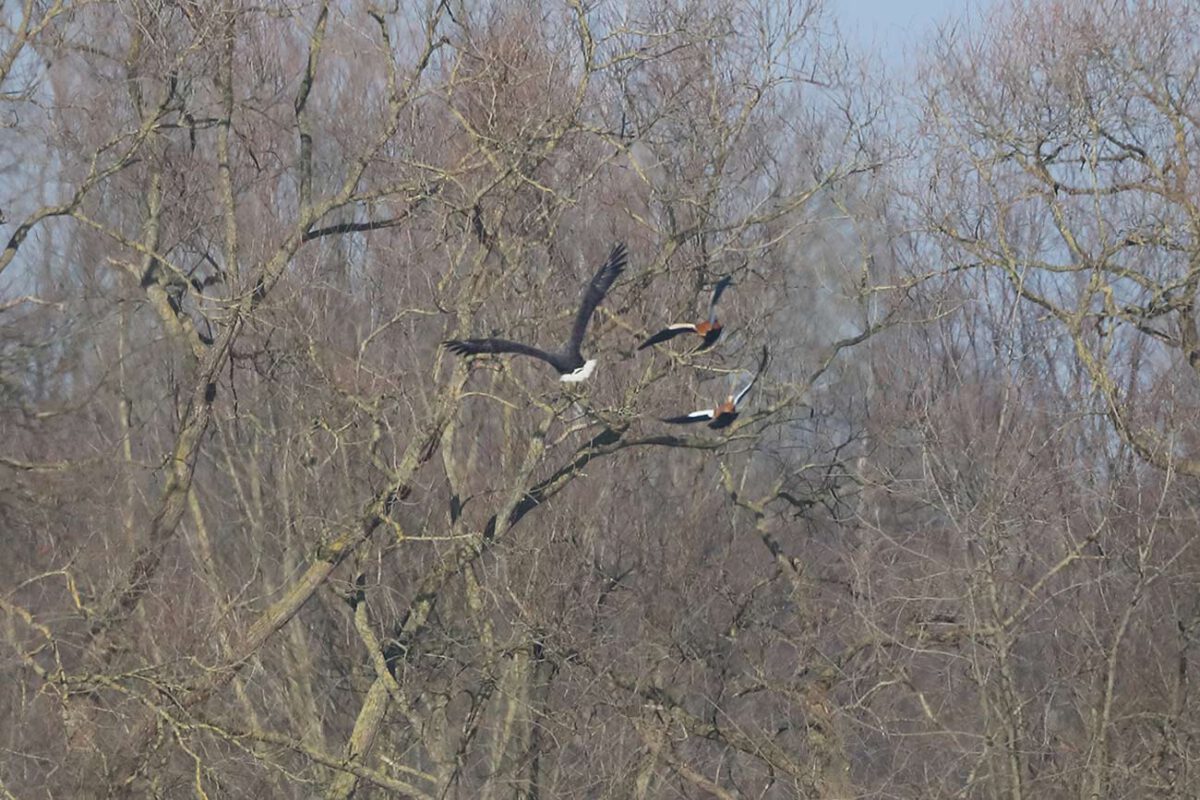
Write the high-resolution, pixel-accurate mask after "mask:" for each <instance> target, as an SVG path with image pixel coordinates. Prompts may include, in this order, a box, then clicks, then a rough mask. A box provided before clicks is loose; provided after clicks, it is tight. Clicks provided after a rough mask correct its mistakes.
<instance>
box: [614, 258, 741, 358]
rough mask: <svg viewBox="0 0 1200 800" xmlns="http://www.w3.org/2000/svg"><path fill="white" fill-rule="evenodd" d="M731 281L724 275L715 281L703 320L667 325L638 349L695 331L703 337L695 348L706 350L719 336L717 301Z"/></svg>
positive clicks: (697, 350)
mask: <svg viewBox="0 0 1200 800" xmlns="http://www.w3.org/2000/svg"><path fill="white" fill-rule="evenodd" d="M732 283H733V278H732V277H730V276H729V275H726V276H725V277H724V278H721V280H719V281H717V285H716V286H714V287H713V290H712V298H711V299H710V300H709V301H708V319H707V320H705V321H704V322H697V323H695V324H693V323H691V322H676V323H674V324H672V325H668V326H667V327H665V328H663V329H662V330H661V331H659V332H658V333H656V334H654V335H653V336H651V337H650V338H649V339H647V340H646V341H644V342H642V343H641V344H640V345H638V350H645V349H646V348H647V347H649V346H650V345H652V344H658V343H659V342H665V341H667V340H668V339H674V338H675V337H676V336H678V335H679V334H681V333H696V334H699V335H700V336H703V337H704V341H703V342H701V343H700V346H699V347H697V348H696V352H697V353H699V352H701V351H702V350H707V349H708V348H710V347H712V346H713V345H714V344H716V343H717V340H718V339H720V338H721V323H720V321H719V320H718V319H717V301H718V300H720V299H721V292H723V291H725V289H726V287H728V286H729V285H730V284H732Z"/></svg>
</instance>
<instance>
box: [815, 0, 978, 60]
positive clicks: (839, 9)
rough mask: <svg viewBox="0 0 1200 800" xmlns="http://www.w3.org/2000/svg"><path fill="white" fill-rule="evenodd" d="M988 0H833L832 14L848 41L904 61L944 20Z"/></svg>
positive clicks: (889, 57)
mask: <svg viewBox="0 0 1200 800" xmlns="http://www.w3.org/2000/svg"><path fill="white" fill-rule="evenodd" d="M986 5H988V0H832V2H831V6H832V10H833V15H834V17H835V18H836V19H837V20H838V23H839V24H840V26H841V27H842V30H843V31H844V32H845V33H846V34H847V35H848V37H849V39H850V41H851V42H854V43H856V44H858V45H860V46H862V47H865V48H869V49H873V50H877V51H879V52H880V54H881V55H882V56H883V57H884V59H885V60H886V61H888V62H891V63H896V62H900V61H903V60H905V59H906V58H907V57H908V56H909V55H911V54H912V53H913V50H914V48H916V47H919V46H920V44H921V42H922V41H923V40H926V39H927V38H928V37H929V36H931V35H932V34H933V33H934V32H935V31H936V30H937V28H938V25H939V24H940V23H942V22H944V21H945V20H947V19H950V18H951V17H955V16H961V15H963V14H964V12H966V10H967V9H968V8H972V9H978V8H979V7H980V6H986Z"/></svg>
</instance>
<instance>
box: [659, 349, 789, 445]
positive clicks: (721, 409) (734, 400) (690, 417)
mask: <svg viewBox="0 0 1200 800" xmlns="http://www.w3.org/2000/svg"><path fill="white" fill-rule="evenodd" d="M766 368H767V346H766V345H763V349H762V358H761V359H760V360H759V362H758V372H756V373H754V377H753V378H751V379H750V382H749V383H747V384H746V385H745V386H743V387H742V389H741V391H740V392H738V393H737V394H731V395H729V397H727V398H726V399H725V402H723V403H721V404H720V405H718V406H717V407H716V408H704V409H701V410H700V411H693V412H692V413H690V414H685V415H684V416H682V417H666V418H664V419H663V422H670V423H671V424H673V425H690V424H691V423H693V422H703V421H705V420H709V423H708V427H710V428H713V429H718V428H728V427H729V426H730V425H732V424H733V421H734V420H735V419H737V418H738V404H739V403H741V402H742V398H744V397H745V396H746V393H747V392H749V391H750V387H751V386H753V385H754V382H755V381H757V380H758V376H759V375H762V373H763V370H764V369H766Z"/></svg>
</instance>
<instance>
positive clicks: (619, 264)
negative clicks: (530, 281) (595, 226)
mask: <svg viewBox="0 0 1200 800" xmlns="http://www.w3.org/2000/svg"><path fill="white" fill-rule="evenodd" d="M625 256H626V253H625V245H624V243H619V244H617V245H616V246H615V247H613V249H612V252H610V253H609V254H608V260H607V261H605V262H604V264H603V266H601V267H600V269H599V271H597V272H596V274H595V275H594V276H593V277H592V281H591V283H589V284H588V286H587V290H586V291H585V292H584V293H583V302H582V303H580V304H579V312H578V313H577V314H576V315H575V327H574V328H572V329H571V338H570V339H568V340H567V343H566V345H565V346H564V347H563V348H562V349H561V350H555V351H553V352H548V351H546V350H540V349H538V348H536V347H531V346H530V345H527V344H521V343H520V342H510V341H508V340H507V339H448V340H446V341H444V342H442V346H443V347H445V348H446V349H447V350H449V351H450V352H452V353H456V354H458V355H460V356H471V355H476V354H478V353H515V354H517V355H519V356H533V357H534V358H540V359H541V360H542V361H545V362H546V363H547V364H549V365H550V366H552V367H554V368H555V369H556V370H558V374H559V376H560V377H559V380H560V381H566V382H568V383H578V382H579V381H583V380H587V378H588V376H589V375H591V374H592V370H594V369H595V368H596V360H595V359H594V358H589V359H587V360H586V361H585V360H584V358H583V354H582V353H580V352H579V345H580V344H582V343H583V334H584V333H585V332H586V331H587V326H588V322H589V321H590V320H591V318H592V312H594V311H595V310H596V306H598V305H600V301H601V300H603V299H604V295H605V294H607V292H608V290H609V288H610V287H611V286H612V285H613V281H615V280H616V279H617V276H618V275H620V274H621V271H622V270H623V269H625Z"/></svg>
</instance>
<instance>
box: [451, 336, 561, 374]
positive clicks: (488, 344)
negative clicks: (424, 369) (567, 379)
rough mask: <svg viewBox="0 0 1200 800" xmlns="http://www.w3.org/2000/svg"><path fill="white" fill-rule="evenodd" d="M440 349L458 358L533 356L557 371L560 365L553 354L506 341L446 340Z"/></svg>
mask: <svg viewBox="0 0 1200 800" xmlns="http://www.w3.org/2000/svg"><path fill="white" fill-rule="evenodd" d="M442 347H444V348H446V349H447V350H449V351H450V352H451V353H455V354H457V355H460V356H473V355H478V354H480V353H515V354H516V355H519V356H533V357H534V358H540V359H541V360H542V361H545V362H546V363H548V364H550V365H551V366H553V367H554V368H555V369H559V368H560V367H561V364H560V363H559V358H558V357H557V356H556V355H555V354H554V353H547V352H546V351H545V350H539V349H538V348H536V347H530V346H529V345H527V344H521V343H520V342H510V341H509V340H507V339H448V340H446V341H444V342H442Z"/></svg>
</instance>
